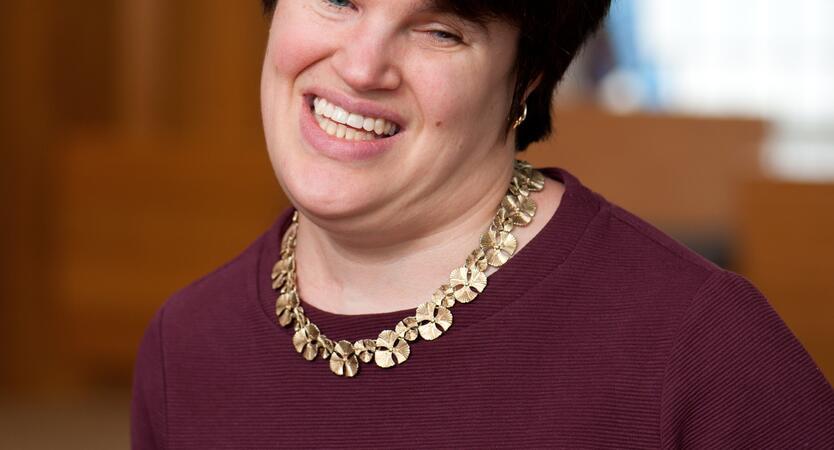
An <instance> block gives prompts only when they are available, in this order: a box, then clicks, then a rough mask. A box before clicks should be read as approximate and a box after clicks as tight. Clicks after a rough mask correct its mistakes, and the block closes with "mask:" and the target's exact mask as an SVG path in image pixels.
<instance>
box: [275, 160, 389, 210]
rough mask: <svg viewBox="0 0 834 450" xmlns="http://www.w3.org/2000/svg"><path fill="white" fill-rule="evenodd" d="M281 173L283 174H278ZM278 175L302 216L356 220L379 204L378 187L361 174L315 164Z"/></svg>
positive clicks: (343, 168) (346, 169)
mask: <svg viewBox="0 0 834 450" xmlns="http://www.w3.org/2000/svg"><path fill="white" fill-rule="evenodd" d="M280 172H284V171H280ZM286 172H287V173H279V174H278V178H279V180H280V181H281V185H282V187H283V188H284V191H285V192H286V194H287V196H288V197H289V198H290V199H291V200H292V202H293V204H294V205H295V206H296V207H297V208H298V209H300V210H301V211H302V212H303V213H304V214H305V215H307V216H312V217H315V218H318V219H321V220H338V219H345V218H349V217H356V216H358V215H361V214H363V213H366V212H367V211H371V210H373V209H375V208H376V207H378V205H380V204H382V203H383V201H382V200H381V197H382V196H383V194H382V193H381V192H379V187H380V184H379V183H378V182H374V181H373V180H375V177H368V176H367V174H363V173H361V171H356V170H351V169H348V168H345V167H338V166H337V167H333V166H332V165H331V164H315V165H313V166H307V167H305V168H304V169H299V170H296V171H286Z"/></svg>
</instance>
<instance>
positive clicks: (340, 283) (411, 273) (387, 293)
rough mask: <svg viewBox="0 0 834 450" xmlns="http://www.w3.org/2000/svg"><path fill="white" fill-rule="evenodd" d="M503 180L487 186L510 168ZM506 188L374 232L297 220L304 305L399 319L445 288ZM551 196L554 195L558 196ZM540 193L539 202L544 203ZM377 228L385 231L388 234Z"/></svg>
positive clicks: (546, 215) (538, 221) (498, 186)
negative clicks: (384, 314) (401, 313)
mask: <svg viewBox="0 0 834 450" xmlns="http://www.w3.org/2000/svg"><path fill="white" fill-rule="evenodd" d="M505 172H506V173H505V174H502V178H492V180H496V179H501V180H507V183H508V182H509V179H510V177H511V174H512V167H509V168H508V170H506V171H505ZM507 183H502V182H499V183H496V182H494V181H492V182H491V183H489V184H488V185H487V186H486V187H484V188H483V189H482V190H480V191H478V190H475V192H479V195H478V196H477V200H476V201H471V202H460V203H463V204H469V206H468V207H462V206H461V207H459V208H458V209H450V208H445V210H446V211H451V212H452V214H446V215H443V214H441V213H439V212H438V211H436V210H435V211H432V210H431V209H429V210H423V209H421V208H412V209H410V211H422V214H411V215H409V216H407V217H405V218H404V219H400V220H399V221H394V220H393V219H392V220H390V221H375V222H376V223H377V224H379V225H376V226H374V227H370V226H369V227H366V228H361V227H344V226H332V227H331V226H327V225H328V224H326V223H325V224H318V223H316V222H315V221H314V220H311V219H310V218H308V217H305V216H304V215H303V214H302V215H300V217H299V229H298V245H297V247H296V261H297V263H298V266H297V267H298V275H297V276H298V285H299V293H300V295H301V297H302V298H303V301H304V302H305V303H307V304H312V305H313V306H315V307H316V308H318V309H322V310H325V311H329V312H333V313H338V314H369V313H381V312H390V311H399V310H404V309H411V308H414V307H415V306H417V305H419V304H420V303H423V302H425V301H428V300H429V298H430V296H431V294H432V292H434V291H435V290H436V289H437V288H438V287H439V286H440V285H441V284H442V283H444V282H446V280H448V277H449V273H450V272H451V271H452V270H453V269H455V268H457V267H459V266H461V265H463V263H464V261H465V259H466V257H467V255H469V253H470V252H471V251H472V250H474V249H475V248H476V247H477V246H478V240H479V238H480V235H481V233H483V232H484V231H485V230H486V229H487V227H488V225H489V223H490V221H491V220H492V218H493V216H494V214H495V211H496V209H497V207H498V205H499V203H500V202H501V199H502V198H503V196H504V193H505V191H506V189H507ZM548 186H550V184H548ZM470 191H472V190H470ZM546 191H547V189H546V190H545V191H543V192H542V193H544V192H546ZM551 191H554V189H551ZM555 191H557V192H553V193H554V194H558V195H560V194H559V192H558V189H555ZM542 193H539V194H538V196H539V197H543V196H542V195H541V194H542ZM464 200H467V199H464ZM556 203H558V200H557V202H556ZM428 204H429V202H427V205H428ZM544 209H545V211H540V213H544V214H537V215H536V218H535V219H534V223H536V224H537V225H540V226H537V227H530V229H524V231H523V232H522V233H520V234H519V235H518V236H517V237H519V240H520V241H521V242H520V243H521V244H522V245H523V244H524V243H526V241H527V240H529V238H532V234H535V232H537V230H538V229H540V228H541V226H543V225H544V223H545V222H546V221H547V219H549V217H550V215H552V211H549V212H548V211H547V210H548V209H549V208H544ZM553 210H555V207H554V208H553ZM403 216H404V215H403V214H399V217H403ZM542 216H544V217H542ZM357 223H362V221H358V222H357ZM381 224H387V228H386V226H385V225H381ZM340 225H343V224H340ZM531 233H532V234H531ZM528 235H529V236H528Z"/></svg>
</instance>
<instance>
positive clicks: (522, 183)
mask: <svg viewBox="0 0 834 450" xmlns="http://www.w3.org/2000/svg"><path fill="white" fill-rule="evenodd" d="M508 190H509V191H510V193H511V194H513V195H516V196H519V197H526V196H528V195H530V187H529V186H528V185H527V177H524V176H523V175H521V174H520V173H518V172H516V173H515V174H514V175H513V179H512V181H510V187H509V189H508Z"/></svg>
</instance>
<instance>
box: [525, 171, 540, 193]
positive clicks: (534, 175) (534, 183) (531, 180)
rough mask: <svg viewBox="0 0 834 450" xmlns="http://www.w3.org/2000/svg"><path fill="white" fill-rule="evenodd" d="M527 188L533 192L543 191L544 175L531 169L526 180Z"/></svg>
mask: <svg viewBox="0 0 834 450" xmlns="http://www.w3.org/2000/svg"><path fill="white" fill-rule="evenodd" d="M527 187H528V188H529V189H530V190H531V191H533V192H539V191H541V190H542V189H544V174H543V173H541V172H539V171H538V170H535V169H533V170H532V171H531V172H530V176H529V177H528V178H527Z"/></svg>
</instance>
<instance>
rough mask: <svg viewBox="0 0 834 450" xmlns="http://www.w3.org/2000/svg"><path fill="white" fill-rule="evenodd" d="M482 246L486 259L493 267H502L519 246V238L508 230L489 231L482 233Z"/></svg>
mask: <svg viewBox="0 0 834 450" xmlns="http://www.w3.org/2000/svg"><path fill="white" fill-rule="evenodd" d="M481 248H482V249H483V251H484V253H485V254H486V261H487V263H488V264H489V265H490V266H492V267H501V266H503V265H504V263H505V262H507V261H509V259H510V257H511V256H513V253H515V250H516V248H518V240H517V239H516V238H515V236H513V235H512V234H511V233H507V232H506V231H501V232H497V233H496V232H495V231H492V230H490V231H487V232H486V233H484V234H482V235H481Z"/></svg>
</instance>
